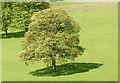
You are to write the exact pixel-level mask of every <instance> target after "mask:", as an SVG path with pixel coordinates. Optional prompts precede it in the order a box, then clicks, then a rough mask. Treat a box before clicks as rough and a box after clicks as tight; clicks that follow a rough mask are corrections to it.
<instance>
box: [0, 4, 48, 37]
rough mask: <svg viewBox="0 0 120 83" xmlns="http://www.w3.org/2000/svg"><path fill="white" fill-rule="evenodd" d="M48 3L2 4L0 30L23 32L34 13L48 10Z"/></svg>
mask: <svg viewBox="0 0 120 83" xmlns="http://www.w3.org/2000/svg"><path fill="white" fill-rule="evenodd" d="M49 7H50V5H49V3H48V2H2V24H3V27H2V30H3V31H5V32H6V36H7V30H8V28H10V27H11V28H17V29H22V30H25V29H26V28H27V27H28V24H29V22H30V17H31V16H32V14H33V13H34V12H37V11H39V10H43V9H46V8H49Z"/></svg>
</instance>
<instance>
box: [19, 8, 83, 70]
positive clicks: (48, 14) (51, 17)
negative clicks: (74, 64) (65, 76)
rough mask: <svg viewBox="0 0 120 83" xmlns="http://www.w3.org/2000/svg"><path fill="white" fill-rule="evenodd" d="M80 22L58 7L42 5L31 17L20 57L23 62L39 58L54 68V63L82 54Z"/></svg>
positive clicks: (72, 58) (27, 62)
mask: <svg viewBox="0 0 120 83" xmlns="http://www.w3.org/2000/svg"><path fill="white" fill-rule="evenodd" d="M79 32H80V26H79V24H78V23H77V22H75V21H74V20H73V19H72V18H71V17H70V16H69V15H67V13H66V12H65V11H63V10H61V9H45V10H42V11H39V12H37V13H35V14H34V15H33V16H32V17H31V23H30V24H29V31H28V32H27V33H26V34H25V39H24V41H23V43H22V45H23V49H22V52H21V55H20V58H21V59H22V61H23V62H25V63H26V64H29V62H36V61H39V60H43V61H44V62H45V63H46V64H47V65H51V66H52V71H54V72H55V71H56V67H55V66H56V63H63V62H64V61H69V60H74V59H75V58H76V57H78V56H79V55H82V54H83V52H84V48H82V47H81V46H80V45H79V43H80V40H79Z"/></svg>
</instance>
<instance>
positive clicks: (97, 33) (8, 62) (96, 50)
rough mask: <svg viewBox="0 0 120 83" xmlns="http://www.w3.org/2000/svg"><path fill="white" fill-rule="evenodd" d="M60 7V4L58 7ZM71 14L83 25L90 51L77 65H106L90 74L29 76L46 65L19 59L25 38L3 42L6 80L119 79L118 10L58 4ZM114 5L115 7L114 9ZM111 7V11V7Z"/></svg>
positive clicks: (82, 41) (82, 32) (97, 6)
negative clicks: (30, 63) (29, 64)
mask: <svg viewBox="0 0 120 83" xmlns="http://www.w3.org/2000/svg"><path fill="white" fill-rule="evenodd" d="M56 4H57V5H56ZM56 4H52V5H53V7H56V6H57V7H58V8H59V7H60V8H63V9H65V10H67V11H68V13H69V14H70V16H72V17H73V18H74V19H75V20H76V21H77V22H79V23H80V26H81V28H82V29H81V33H80V35H81V37H80V38H81V45H82V46H83V47H85V48H86V51H85V53H84V55H83V56H81V57H79V58H77V59H76V62H96V63H103V64H104V65H103V66H101V67H100V68H98V69H94V70H90V71H89V72H86V73H77V74H73V75H68V76H58V77H39V78H38V77H34V76H30V75H28V74H27V73H28V72H29V71H32V70H36V69H39V68H43V67H45V65H44V63H43V62H38V63H36V64H33V65H31V66H25V65H24V64H23V63H22V62H21V61H20V59H19V57H18V56H19V53H20V51H21V46H20V44H21V41H22V39H23V38H11V39H3V40H2V42H3V80H60V81H62V80H82V81H84V80H88V81H89V80H97V81H98V80H117V71H118V70H117V69H118V68H117V63H118V62H117V60H118V58H117V56H118V50H117V46H118V44H117V43H118V42H117V38H118V37H117V34H118V32H117V25H118V23H117V9H116V8H115V7H114V4H109V5H105V4H102V5H99V4H91V5H90V4H88V3H87V4H81V5H80V4H78V3H76V4H75V3H74V4H73V3H72V4H69V3H64V4H63V3H62V4H61V3H56ZM112 6H113V7H112ZM109 7H110V8H109Z"/></svg>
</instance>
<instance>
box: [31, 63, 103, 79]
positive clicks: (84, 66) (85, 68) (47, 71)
mask: <svg viewBox="0 0 120 83" xmlns="http://www.w3.org/2000/svg"><path fill="white" fill-rule="evenodd" d="M102 65H103V64H99V63H67V64H63V65H57V66H56V69H57V72H54V73H53V72H52V70H51V69H52V68H51V67H46V68H43V69H38V70H35V71H31V72H29V74H30V75H33V76H37V77H43V76H63V75H72V74H76V73H85V72H89V70H91V69H96V68H99V67H100V66H102Z"/></svg>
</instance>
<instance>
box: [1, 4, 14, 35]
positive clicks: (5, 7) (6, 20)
mask: <svg viewBox="0 0 120 83" xmlns="http://www.w3.org/2000/svg"><path fill="white" fill-rule="evenodd" d="M11 13H12V12H11V3H10V2H4V3H3V2H2V30H3V31H5V34H6V36H7V35H8V34H7V30H8V27H10V24H11Z"/></svg>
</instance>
